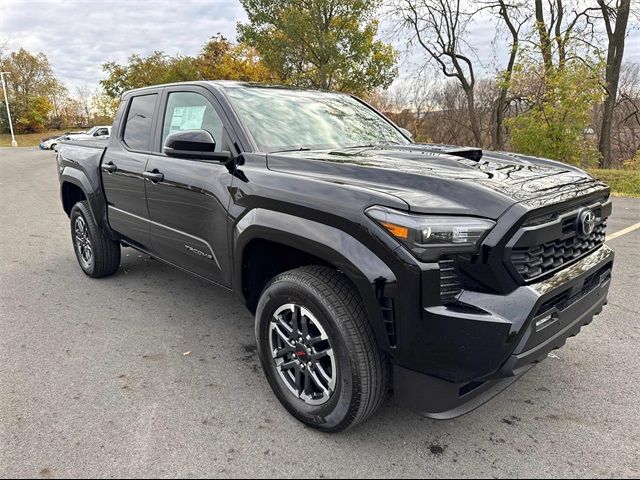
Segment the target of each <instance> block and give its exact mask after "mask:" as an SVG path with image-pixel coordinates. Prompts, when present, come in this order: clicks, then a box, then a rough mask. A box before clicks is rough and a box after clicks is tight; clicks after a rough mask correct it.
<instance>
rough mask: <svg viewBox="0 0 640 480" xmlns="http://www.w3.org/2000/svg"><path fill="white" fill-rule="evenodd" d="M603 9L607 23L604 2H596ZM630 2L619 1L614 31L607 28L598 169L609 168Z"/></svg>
mask: <svg viewBox="0 0 640 480" xmlns="http://www.w3.org/2000/svg"><path fill="white" fill-rule="evenodd" d="M598 3H599V4H600V6H601V8H602V9H603V14H604V16H605V22H609V16H608V14H607V12H606V11H605V9H606V6H605V5H604V2H601V1H599V2H598ZM630 8H631V0H620V5H619V7H618V12H617V15H616V22H615V29H614V30H611V28H610V24H609V27H608V28H607V35H608V37H609V48H608V50H607V69H606V74H605V83H606V90H607V96H606V98H605V100H604V105H603V112H602V126H601V128H600V140H599V143H598V150H599V151H600V155H601V159H600V167H602V168H609V167H611V163H612V159H611V126H612V124H613V114H614V110H615V106H616V101H617V97H618V83H619V81H620V68H621V66H622V57H623V54H624V44H625V36H626V32H627V22H628V20H629V10H630Z"/></svg>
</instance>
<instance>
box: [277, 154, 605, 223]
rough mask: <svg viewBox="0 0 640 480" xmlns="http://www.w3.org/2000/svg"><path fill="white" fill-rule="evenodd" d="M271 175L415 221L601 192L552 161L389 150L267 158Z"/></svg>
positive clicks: (494, 213) (493, 212)
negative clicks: (398, 204)
mask: <svg viewBox="0 0 640 480" xmlns="http://www.w3.org/2000/svg"><path fill="white" fill-rule="evenodd" d="M267 162H268V167H269V168H270V169H271V170H275V171H280V172H287V173H292V174H295V175H303V176H307V177H314V178H316V179H318V180H321V181H328V182H334V183H337V184H340V185H344V186H345V188H346V187H348V186H349V185H354V186H358V187H361V188H362V187H364V188H368V189H371V190H375V191H378V192H382V193H385V194H389V195H394V196H396V197H398V198H400V199H402V200H404V202H406V204H407V209H408V210H410V211H414V212H419V213H435V212H437V213H451V214H465V215H477V216H483V217H488V218H492V219H497V218H498V217H499V216H500V215H502V214H503V213H504V212H505V211H506V210H507V209H508V208H509V207H511V206H513V205H514V204H516V203H525V204H527V205H528V206H529V207H530V208H539V207H541V206H545V205H549V204H553V203H560V202H562V201H564V200H566V199H568V198H573V197H576V196H582V195H587V194H589V193H592V192H594V191H598V190H601V191H606V190H607V186H606V185H605V184H603V183H601V182H599V181H598V180H596V179H594V178H593V177H592V176H590V175H589V174H588V173H586V172H585V171H583V170H580V169H579V168H576V167H573V166H570V165H566V164H563V163H560V162H555V161H553V160H547V159H541V158H535V157H528V156H524V155H516V154H511V153H504V152H483V151H482V150H479V149H474V148H464V147H453V146H447V145H417V144H411V145H406V146H404V145H403V146H400V145H393V146H386V147H365V148H346V149H339V150H314V151H295V152H285V153H275V154H269V155H268V157H267Z"/></svg>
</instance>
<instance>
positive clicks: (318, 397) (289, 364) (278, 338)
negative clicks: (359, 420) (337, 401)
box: [269, 303, 338, 406]
mask: <svg viewBox="0 0 640 480" xmlns="http://www.w3.org/2000/svg"><path fill="white" fill-rule="evenodd" d="M269 342H270V347H271V354H272V357H273V360H274V362H275V366H276V370H277V372H278V374H279V376H280V379H281V380H282V381H283V383H284V385H285V386H286V387H287V389H288V390H289V391H290V392H291V393H292V394H293V395H295V396H296V397H297V398H299V399H301V400H302V401H304V402H305V403H307V404H309V405H314V406H317V405H322V404H324V403H326V402H327V401H329V399H330V398H331V395H332V394H333V392H334V391H335V388H336V380H337V374H338V372H337V369H336V361H335V356H334V352H333V348H332V346H331V342H330V341H329V337H328V336H327V333H326V332H325V330H324V328H323V327H322V325H321V324H320V322H319V321H318V319H317V318H316V317H315V316H314V315H313V314H312V313H311V312H309V310H307V309H306V308H304V307H302V306H300V305H297V304H295V303H288V304H285V305H283V306H281V307H280V308H278V309H277V310H276V312H275V313H274V314H273V316H272V318H271V324H270V334H269Z"/></svg>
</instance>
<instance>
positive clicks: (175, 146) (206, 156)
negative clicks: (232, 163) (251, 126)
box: [162, 130, 231, 162]
mask: <svg viewBox="0 0 640 480" xmlns="http://www.w3.org/2000/svg"><path fill="white" fill-rule="evenodd" d="M215 149H216V141H215V140H214V138H213V136H212V135H211V134H210V133H209V132H207V131H206V130H184V131H181V132H175V133H172V134H171V135H169V136H168V137H167V139H166V140H165V141H164V147H163V148H162V151H163V152H164V153H165V155H167V156H168V157H174V158H187V159H192V160H210V161H216V162H225V161H228V160H230V159H231V152H216V151H215Z"/></svg>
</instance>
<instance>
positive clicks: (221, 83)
mask: <svg viewBox="0 0 640 480" xmlns="http://www.w3.org/2000/svg"><path fill="white" fill-rule="evenodd" d="M177 85H197V86H207V85H210V86H214V87H215V88H218V89H221V88H235V87H254V88H278V89H283V90H301V91H309V92H322V90H317V89H312V88H300V87H294V86H291V85H282V84H273V83H259V82H246V81H242V80H193V81H187V82H173V83H162V84H159V85H150V86H148V87H141V88H135V89H132V90H127V91H126V92H124V93H123V94H122V96H125V95H129V94H132V93H138V92H143V91H145V90H151V89H156V88H163V87H173V86H177ZM335 93H340V92H335Z"/></svg>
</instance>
